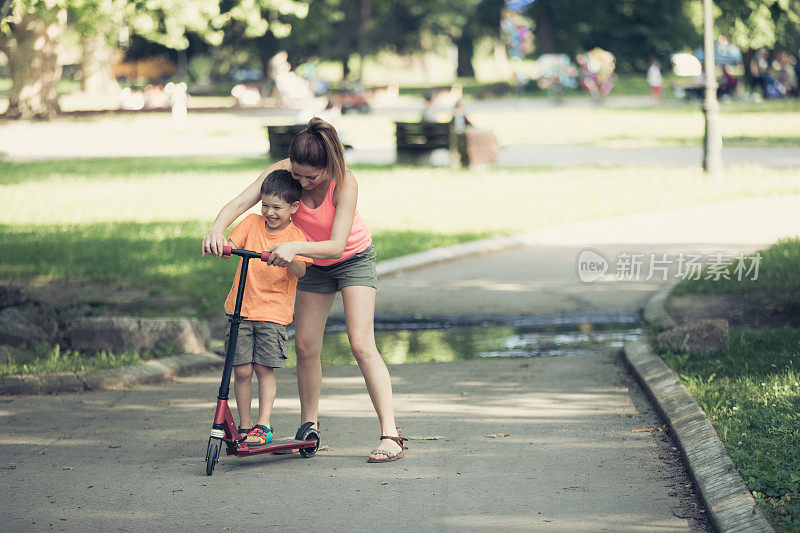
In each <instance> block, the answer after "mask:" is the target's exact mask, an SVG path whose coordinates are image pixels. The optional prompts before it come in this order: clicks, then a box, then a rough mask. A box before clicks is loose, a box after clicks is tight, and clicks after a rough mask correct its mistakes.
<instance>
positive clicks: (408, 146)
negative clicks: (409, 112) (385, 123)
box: [394, 122, 453, 165]
mask: <svg viewBox="0 0 800 533" xmlns="http://www.w3.org/2000/svg"><path fill="white" fill-rule="evenodd" d="M394 125H395V128H396V138H397V162H398V163H399V164H405V165H427V164H430V163H431V155H433V153H434V152H435V151H436V150H447V151H450V150H451V147H452V145H453V143H452V140H451V135H452V133H451V131H450V130H451V124H450V122H395V123H394Z"/></svg>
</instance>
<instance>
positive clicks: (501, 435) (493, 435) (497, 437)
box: [484, 433, 508, 439]
mask: <svg viewBox="0 0 800 533" xmlns="http://www.w3.org/2000/svg"><path fill="white" fill-rule="evenodd" d="M484 437H488V438H490V439H499V438H500V437H508V433H489V434H488V435H484Z"/></svg>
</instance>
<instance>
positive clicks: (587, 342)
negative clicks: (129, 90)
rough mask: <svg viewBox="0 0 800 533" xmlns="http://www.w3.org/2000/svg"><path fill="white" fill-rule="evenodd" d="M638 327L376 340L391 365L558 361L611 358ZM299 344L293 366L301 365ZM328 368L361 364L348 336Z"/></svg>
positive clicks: (326, 351)
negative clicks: (493, 359)
mask: <svg viewBox="0 0 800 533" xmlns="http://www.w3.org/2000/svg"><path fill="white" fill-rule="evenodd" d="M641 333H642V330H641V329H639V328H638V327H635V325H634V324H630V323H623V324H594V325H593V324H588V323H587V324H580V325H577V324H572V325H570V326H564V325H562V326H555V327H534V326H522V327H452V328H440V329H402V330H396V329H392V330H390V331H376V332H375V340H376V343H377V345H378V350H379V351H380V353H381V355H382V356H383V359H384V360H385V361H386V362H387V363H389V364H404V363H434V362H436V363H442V362H450V361H462V360H467V359H477V358H490V357H553V356H570V355H582V354H596V353H605V352H608V351H609V350H618V349H620V348H622V346H623V344H624V343H626V342H628V341H630V340H633V339H635V338H636V337H638V336H639V335H641ZM296 360H297V359H296V356H295V352H294V344H293V343H292V344H290V347H289V359H288V361H287V366H294V365H295V363H296ZM322 364H323V365H352V364H355V360H354V359H353V355H352V353H351V352H350V344H349V343H348V341H347V334H345V333H343V332H328V333H326V334H325V341H324V342H323V345H322Z"/></svg>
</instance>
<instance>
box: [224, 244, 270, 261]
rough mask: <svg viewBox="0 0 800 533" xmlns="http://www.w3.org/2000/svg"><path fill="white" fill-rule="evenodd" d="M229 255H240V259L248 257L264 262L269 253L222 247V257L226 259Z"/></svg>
mask: <svg viewBox="0 0 800 533" xmlns="http://www.w3.org/2000/svg"><path fill="white" fill-rule="evenodd" d="M231 255H240V256H242V257H250V258H252V259H261V260H262V261H266V260H267V259H269V256H270V252H268V251H267V250H264V251H263V252H261V253H258V252H253V251H250V250H239V249H236V248H233V247H231V246H223V247H222V257H223V258H227V257H230V256H231Z"/></svg>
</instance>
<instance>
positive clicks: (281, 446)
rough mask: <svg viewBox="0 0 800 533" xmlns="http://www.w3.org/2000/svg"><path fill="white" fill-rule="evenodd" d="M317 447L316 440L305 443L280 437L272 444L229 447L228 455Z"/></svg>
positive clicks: (291, 438) (273, 440)
mask: <svg viewBox="0 0 800 533" xmlns="http://www.w3.org/2000/svg"><path fill="white" fill-rule="evenodd" d="M316 445H317V441H316V439H313V440H305V441H303V440H295V439H294V437H279V438H277V439H272V441H271V442H267V443H265V444H261V445H252V444H246V445H243V444H239V446H238V447H236V448H231V447H228V450H227V453H228V455H237V456H240V457H241V456H244V455H256V454H259V453H270V452H290V451H292V450H297V449H300V448H311V447H314V446H316Z"/></svg>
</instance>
